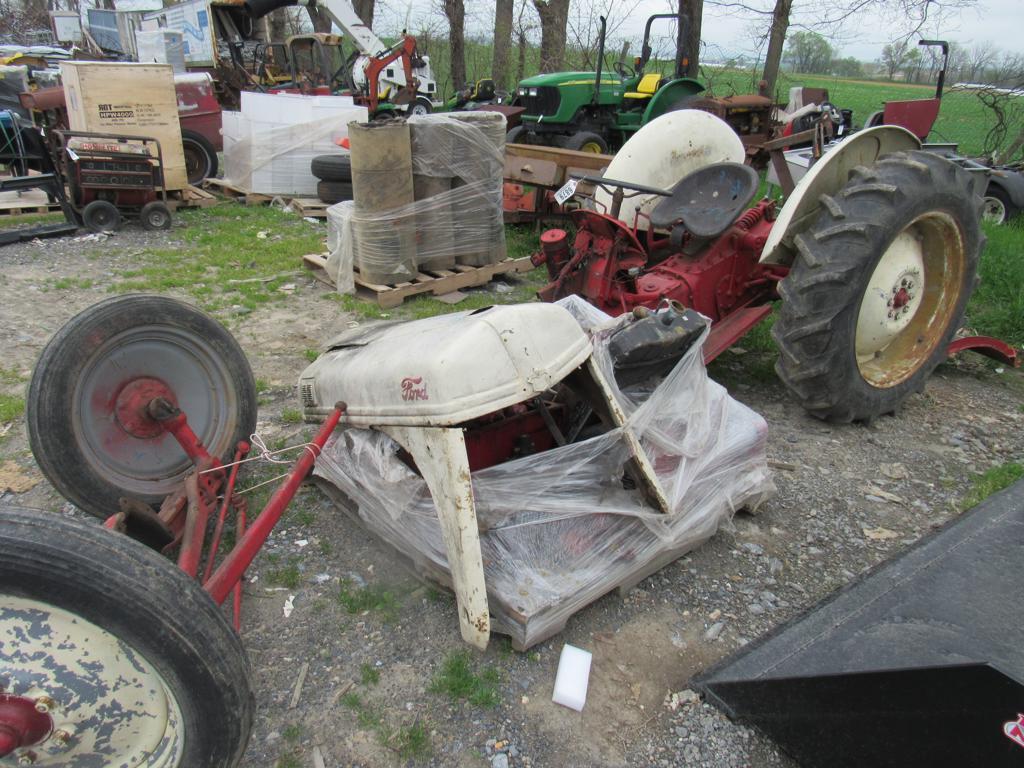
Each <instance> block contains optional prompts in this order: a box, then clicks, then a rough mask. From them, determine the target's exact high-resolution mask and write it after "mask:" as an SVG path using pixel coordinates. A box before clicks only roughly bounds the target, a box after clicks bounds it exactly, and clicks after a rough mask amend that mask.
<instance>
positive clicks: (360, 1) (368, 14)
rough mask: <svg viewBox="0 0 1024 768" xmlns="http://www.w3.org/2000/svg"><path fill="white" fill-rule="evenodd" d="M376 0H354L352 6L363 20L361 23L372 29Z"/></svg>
mask: <svg viewBox="0 0 1024 768" xmlns="http://www.w3.org/2000/svg"><path fill="white" fill-rule="evenodd" d="M376 5H377V0H354V2H353V3H352V7H353V8H355V9H356V15H357V16H359V18H360V19H362V20H363V24H365V25H366V26H368V27H369V28H370V29H373V12H374V10H375V8H376Z"/></svg>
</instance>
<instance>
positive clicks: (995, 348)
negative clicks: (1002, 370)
mask: <svg viewBox="0 0 1024 768" xmlns="http://www.w3.org/2000/svg"><path fill="white" fill-rule="evenodd" d="M968 349H970V350H972V351H974V352H977V353H978V354H979V355H985V357H991V358H992V359H993V360H998V361H999V362H1001V363H1005V364H1006V365H1009V366H1010V367H1012V368H1019V367H1020V356H1019V355H1018V354H1017V350H1016V349H1015V348H1014V347H1012V346H1010V345H1009V344H1007V343H1006V342H1005V341H1003V340H1001V339H996V338H993V337H992V336H965V337H964V338H962V339H956V340H954V341H952V342H950V345H949V347H948V348H947V349H946V354H947V355H949V356H950V357H952V356H953V355H958V354H960V353H961V352H965V351H967V350H968Z"/></svg>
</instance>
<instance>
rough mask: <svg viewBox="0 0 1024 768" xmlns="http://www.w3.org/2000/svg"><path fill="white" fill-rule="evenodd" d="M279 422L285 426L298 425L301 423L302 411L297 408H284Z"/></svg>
mask: <svg viewBox="0 0 1024 768" xmlns="http://www.w3.org/2000/svg"><path fill="white" fill-rule="evenodd" d="M281 421H283V422H284V423H285V424H298V423H299V422H301V421H302V411H300V410H299V409H298V408H285V409H284V410H283V411H281Z"/></svg>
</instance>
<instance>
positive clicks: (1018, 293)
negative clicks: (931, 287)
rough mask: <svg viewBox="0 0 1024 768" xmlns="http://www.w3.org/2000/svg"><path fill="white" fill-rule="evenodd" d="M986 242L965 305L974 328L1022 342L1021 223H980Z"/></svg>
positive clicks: (1023, 231)
mask: <svg viewBox="0 0 1024 768" xmlns="http://www.w3.org/2000/svg"><path fill="white" fill-rule="evenodd" d="M983 227H984V230H985V235H986V236H987V237H988V244H987V245H986V246H985V250H984V251H983V252H982V254H981V262H980V263H979V265H978V275H979V276H980V277H981V282H980V283H979V284H978V287H977V288H976V289H975V291H974V294H973V295H972V296H971V301H970V303H969V304H968V305H967V322H968V323H969V325H970V327H971V328H972V329H973V330H975V331H976V332H978V333H980V334H983V335H986V336H997V337H999V338H1001V339H1003V340H1004V341H1007V342H1009V343H1010V344H1013V345H1014V346H1015V347H1021V346H1024V258H1022V256H1021V254H1022V253H1024V225H1022V224H1021V222H1020V221H1019V220H1018V222H1016V223H1015V224H1011V225H1008V226H1007V225H1004V226H1001V227H997V226H994V225H991V224H985V225H983Z"/></svg>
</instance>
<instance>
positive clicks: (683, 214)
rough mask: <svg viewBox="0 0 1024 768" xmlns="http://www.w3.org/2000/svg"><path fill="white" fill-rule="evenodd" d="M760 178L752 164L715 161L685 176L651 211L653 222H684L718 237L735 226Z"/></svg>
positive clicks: (668, 226) (690, 229)
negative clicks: (670, 193)
mask: <svg viewBox="0 0 1024 768" xmlns="http://www.w3.org/2000/svg"><path fill="white" fill-rule="evenodd" d="M759 183H760V179H759V178H758V176H757V172H756V171H755V170H754V169H753V168H751V167H750V166H749V165H742V164H741V163H715V164H713V165H706V166H704V167H703V168H699V169H697V170H696V171H694V172H693V173H691V174H688V175H686V176H684V177H683V180H682V181H680V182H679V183H677V184H676V185H675V186H674V187H673V188H672V195H671V196H670V197H666V198H665V199H664V200H662V201H661V202H660V203H658V205H657V207H656V208H655V209H654V210H653V211H651V224H652V225H654V227H655V228H657V229H671V228H672V227H673V226H675V225H676V224H682V225H683V227H685V228H686V230H687V231H688V232H690V233H691V234H693V235H695V236H696V237H717V236H718V235H720V234H722V233H723V232H725V230H727V229H728V228H729V227H731V226H732V223H733V222H734V221H736V219H737V217H739V215H740V213H742V212H743V209H744V208H746V207H747V204H748V203H749V202H750V201H751V199H752V198H753V197H754V194H755V193H756V192H757V187H758V184H759Z"/></svg>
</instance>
